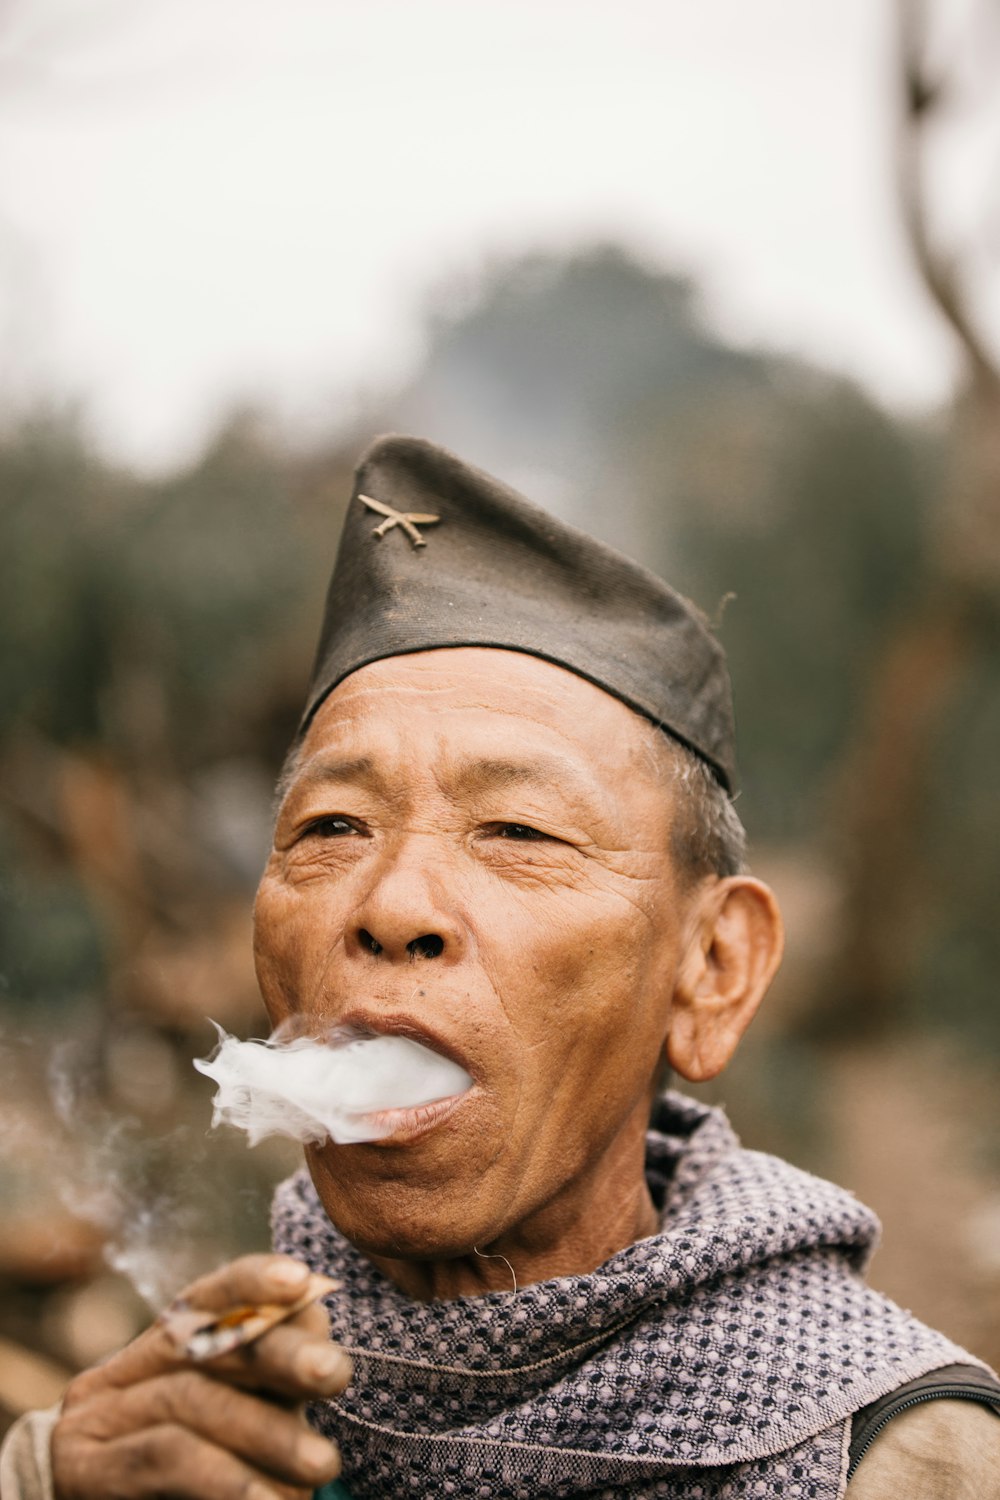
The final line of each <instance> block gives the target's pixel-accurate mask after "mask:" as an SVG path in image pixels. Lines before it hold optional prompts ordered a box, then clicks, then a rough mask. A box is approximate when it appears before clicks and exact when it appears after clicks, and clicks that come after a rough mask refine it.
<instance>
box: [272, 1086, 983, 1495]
mask: <svg viewBox="0 0 1000 1500" xmlns="http://www.w3.org/2000/svg"><path fill="white" fill-rule="evenodd" d="M646 1172H647V1178H648V1181H649V1184H650V1188H651V1191H652V1193H653V1196H654V1200H655V1202H656V1203H657V1205H658V1206H660V1207H661V1209H662V1216H661V1221H660V1230H659V1233H658V1234H656V1235H653V1236H651V1237H650V1238H649V1239H645V1240H640V1241H639V1242H638V1243H637V1244H634V1245H630V1246H629V1247H628V1248H627V1249H626V1250H622V1251H620V1252H619V1253H618V1254H617V1255H614V1256H612V1258H611V1259H610V1260H609V1261H606V1262H605V1264H604V1265H603V1266H601V1267H600V1268H599V1269H598V1270H596V1271H594V1272H593V1273H592V1274H591V1275H589V1276H563V1277H559V1278H557V1279H555V1280H552V1281H544V1282H539V1283H536V1284H535V1285H533V1286H528V1287H525V1288H524V1289H523V1290H521V1291H518V1292H516V1293H515V1292H508V1293H502V1292H492V1293H490V1294H489V1295H486V1296H483V1297H462V1298H457V1299H456V1300H454V1301H450V1302H433V1303H421V1302H413V1301H410V1300H409V1299H408V1298H407V1297H405V1296H404V1295H403V1294H402V1293H401V1292H400V1291H399V1290H398V1289H397V1288H396V1287H395V1286H394V1285H393V1284H392V1283H391V1282H389V1281H388V1280H387V1279H386V1278H385V1277H384V1276H382V1275H381V1274H380V1272H379V1271H377V1270H376V1269H375V1267H374V1266H373V1265H371V1263H370V1262H369V1261H368V1260H366V1258H365V1257H364V1255H362V1254H361V1253H360V1252H359V1251H358V1250H356V1249H355V1248H354V1247H353V1246H352V1245H351V1244H349V1243H348V1242H347V1241H346V1240H345V1239H344V1238H343V1236H342V1235H341V1234H340V1233H339V1232H338V1231H337V1230H336V1229H335V1228H334V1227H333V1225H332V1224H331V1223H330V1221H329V1219H328V1218H327V1216H326V1214H325V1213H324V1211H323V1208H322V1206H321V1204H320V1202H319V1200H318V1198H317V1195H316V1192H315V1189H314V1188H313V1185H312V1182H311V1181H310V1179H309V1177H308V1175H307V1174H306V1173H305V1172H299V1173H297V1174H296V1175H295V1176H294V1177H292V1178H290V1179H289V1180H288V1181H287V1182H285V1183H283V1184H282V1186H281V1187H280V1188H279V1189H278V1192H277V1195H276V1198H275V1204H274V1215H273V1223H274V1244H275V1248H276V1249H277V1250H281V1251H285V1252H286V1253H288V1254H291V1255H297V1256H299V1257H300V1258H301V1259H302V1260H304V1261H306V1262H307V1263H308V1264H309V1265H310V1266H311V1267H312V1268H313V1269H314V1270H317V1271H324V1272H327V1273H328V1274H330V1275H332V1276H335V1277H337V1278H338V1279H340V1280H341V1281H342V1283H343V1285H342V1287H341V1290H339V1291H337V1292H335V1293H333V1294H332V1296H331V1297H330V1298H329V1299H328V1306H329V1308H330V1312H331V1317H332V1322H333V1331H334V1336H335V1337H336V1338H337V1339H338V1340H339V1341H340V1342H341V1343H342V1344H344V1345H345V1346H346V1347H347V1348H348V1349H349V1350H350V1351H351V1354H352V1355H353V1357H354V1364H355V1377H354V1380H353V1382H352V1384H351V1386H350V1387H349V1388H348V1390H347V1391H346V1392H345V1393H344V1395H343V1396H342V1397H340V1398H339V1399H338V1400H336V1401H331V1402H324V1403H318V1404H317V1405H316V1406H315V1407H314V1408H313V1409H312V1412H311V1418H312V1421H313V1423H314V1425H315V1426H317V1427H318V1428H319V1429H320V1430H321V1431H323V1432H325V1433H328V1434H329V1435H330V1436H332V1437H335V1438H336V1439H337V1441H338V1442H339V1443H340V1445H341V1448H342V1450H343V1455H344V1475H343V1477H344V1480H345V1481H346V1483H347V1486H348V1488H349V1490H350V1493H351V1495H352V1496H354V1497H355V1500H397V1497H398V1500H403V1497H410V1496H414V1497H420V1500H426V1497H427V1496H432V1495H433V1496H452V1497H455V1500H472V1497H477V1500H479V1497H482V1500H543V1497H564V1496H565V1497H569V1496H572V1497H574V1500H614V1497H623V1496H629V1497H631V1500H645V1497H650V1500H652V1497H654V1496H655V1497H657V1500H750V1497H753V1500H769V1497H771V1496H781V1497H783V1500H807V1497H808V1500H837V1497H840V1496H842V1495H843V1493H844V1488H845V1484H846V1479H845V1475H846V1453H847V1443H848V1438H849V1435H850V1418H851V1415H852V1413H853V1412H855V1411H857V1410H858V1409H859V1408H860V1407H862V1406H865V1405H867V1404H868V1403H869V1402H870V1401H874V1400H876V1399H877V1398H878V1397H879V1396H882V1395H885V1394H887V1393H888V1392H889V1391H891V1390H893V1389H895V1387H897V1386H899V1385H903V1384H904V1383H905V1382H906V1381H908V1380H912V1379H915V1378H916V1377H917V1376H918V1375H923V1374H925V1373H926V1372H927V1371H929V1370H933V1369H937V1368H938V1367H940V1366H942V1365H947V1364H951V1363H966V1364H967V1363H970V1362H972V1363H978V1361H975V1360H972V1358H971V1356H970V1355H968V1354H967V1353H966V1352H965V1351H964V1350H962V1349H959V1348H958V1347H957V1346H956V1345H954V1344H952V1343H950V1342H949V1340H947V1339H946V1338H944V1337H943V1336H942V1335H941V1334H938V1333H935V1332H933V1331H932V1330H931V1329H929V1328H925V1327H924V1326H923V1324H921V1323H918V1322H917V1321H916V1320H915V1319H913V1318H912V1317H910V1316H909V1315H908V1314H907V1313H905V1312H903V1311H901V1310H900V1309H899V1308H898V1307H896V1306H895V1304H894V1303H892V1302H890V1301H888V1300H887V1299H886V1298H885V1297H882V1296H880V1295H879V1294H878V1293H876V1292H873V1291H871V1290H869V1289H868V1288H867V1287H866V1286H865V1285H864V1282H863V1280H862V1273H863V1271H864V1269H865V1266H866V1265H867V1263H868V1260H869V1258H870V1256H871V1253H872V1250H873V1249H874V1245H875V1242H876V1239H877V1236H878V1221H877V1220H876V1218H875V1217H874V1215H873V1214H872V1213H871V1212H870V1211H869V1210H868V1209H867V1208H865V1207H864V1205H863V1204H861V1203H859V1202H858V1201H857V1199H856V1198H854V1197H852V1196H851V1194H849V1193H847V1192H844V1191H843V1190H842V1189H841V1188H838V1187H835V1186H833V1184H831V1183H828V1182H823V1181H821V1180H820V1179H819V1178H816V1177H811V1176H809V1175H808V1174H807V1173H805V1172H800V1171H798V1170H797V1169H796V1168H795V1167H792V1166H789V1165H788V1164H787V1163H786V1162H783V1161H779V1160H778V1159H777V1158H776V1157H773V1156H764V1155H762V1154H761V1153H759V1152H756V1151H745V1150H743V1148H742V1147H741V1146H740V1144H739V1141H738V1140H737V1138H736V1136H735V1135H734V1133H733V1131H732V1129H731V1127H730V1125H729V1123H728V1121H727V1120H726V1118H725V1115H724V1114H723V1113H722V1112H721V1110H716V1109H706V1108H704V1107H703V1106H701V1105H699V1104H696V1103H695V1102H693V1101H692V1100H690V1099H686V1098H684V1097H683V1096H681V1095H679V1094H667V1095H666V1096H665V1097H664V1098H663V1099H662V1100H660V1101H659V1103H658V1105H657V1108H656V1112H655V1114H654V1117H653V1121H652V1128H651V1129H650V1132H649V1135H648V1137H647V1154H646Z"/></svg>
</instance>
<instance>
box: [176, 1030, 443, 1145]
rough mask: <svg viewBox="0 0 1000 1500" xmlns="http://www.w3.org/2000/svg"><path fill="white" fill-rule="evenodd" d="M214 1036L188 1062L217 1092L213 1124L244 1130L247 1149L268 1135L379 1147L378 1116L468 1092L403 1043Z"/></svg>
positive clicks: (423, 1052) (387, 1124)
mask: <svg viewBox="0 0 1000 1500" xmlns="http://www.w3.org/2000/svg"><path fill="white" fill-rule="evenodd" d="M213 1024H214V1023H213ZM215 1029H216V1031H217V1032H218V1033H219V1045H218V1047H217V1049H216V1050H215V1052H214V1053H213V1054H212V1056H211V1057H209V1058H199V1059H197V1060H196V1061H195V1067H196V1068H197V1069H198V1071H199V1073H204V1074H205V1075H206V1076H207V1077H208V1078H211V1079H213V1080H214V1081H215V1083H216V1084H217V1085H218V1091H217V1093H216V1095H215V1098H214V1100H213V1101H212V1102H213V1105H214V1112H213V1115H212V1124H213V1125H220V1124H227V1125H235V1126H236V1127H237V1128H238V1129H239V1130H245V1131H246V1133H247V1136H248V1137H249V1142H250V1145H251V1146H255V1145H256V1144H257V1142H258V1141H261V1140H263V1139H264V1137H265V1136H268V1135H287V1136H291V1137H292V1139H293V1140H297V1141H301V1142H303V1144H304V1143H306V1142H309V1141H313V1142H317V1143H318V1142H321V1141H325V1140H326V1139H327V1138H329V1139H331V1140H333V1141H335V1142H336V1143H337V1144H338V1145H346V1144H348V1143H350V1142H356V1141H375V1140H380V1139H382V1138H383V1137H384V1136H387V1135H390V1134H391V1133H392V1131H393V1130H394V1129H395V1128H396V1127H395V1125H394V1124H393V1123H392V1122H391V1121H386V1120H384V1119H379V1118H378V1116H379V1115H380V1114H381V1113H382V1112H383V1111H385V1110H393V1109H408V1108H412V1107H413V1106H415V1105H418V1104H429V1103H431V1102H432V1101H434V1100H436V1099H447V1098H450V1097H451V1096H452V1095H453V1094H464V1093H465V1092H466V1090H467V1089H469V1088H470V1087H471V1085H472V1079H471V1078H470V1077H469V1075H468V1073H467V1072H466V1071H465V1069H464V1068H461V1067H459V1065H458V1064H457V1063H454V1062H452V1061H451V1060H450V1059H449V1058H446V1057H442V1056H441V1055H440V1054H439V1053H437V1052H433V1051H432V1050H431V1049H430V1048H429V1047H425V1046H423V1045H422V1044H421V1043H420V1042H415V1041H413V1040H412V1039H411V1038H410V1037H405V1036H372V1035H369V1034H359V1033H358V1032H357V1031H354V1030H350V1029H342V1030H339V1031H334V1032H333V1033H331V1035H330V1037H329V1038H327V1039H326V1040H325V1041H315V1040H313V1039H312V1038H310V1037H296V1038H295V1039H293V1040H290V1041H286V1040H284V1039H282V1037H281V1035H280V1033H279V1034H276V1035H275V1036H273V1037H271V1038H270V1039H269V1040H268V1041H266V1042H259V1041H251V1042H240V1041H237V1039H236V1038H235V1037H232V1036H227V1034H226V1033H225V1032H224V1031H223V1030H222V1028H221V1027H219V1026H216V1028H215Z"/></svg>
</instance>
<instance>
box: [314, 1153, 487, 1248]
mask: <svg viewBox="0 0 1000 1500" xmlns="http://www.w3.org/2000/svg"><path fill="white" fill-rule="evenodd" d="M447 1145H448V1143H447V1142H445V1141H444V1140H438V1141H435V1142H434V1149H431V1142H430V1141H426V1142H425V1143H424V1144H423V1147H422V1149H420V1150H419V1151H417V1150H415V1149H414V1148H413V1147H412V1146H391V1145H386V1144H384V1143H382V1142H374V1143H371V1144H365V1145H358V1146H334V1145H330V1144H327V1145H324V1146H309V1147H307V1148H306V1163H307V1165H308V1167H309V1171H310V1174H311V1176H312V1179H313V1182H314V1183H315V1185H316V1191H317V1193H318V1194H319V1197H320V1201H321V1203H322V1204H323V1207H324V1209H325V1210H326V1213H327V1215H328V1216H329V1218H330V1220H331V1222H332V1223H333V1224H335V1225H336V1227H337V1228H338V1229H339V1230H340V1232H341V1234H343V1235H344V1236H345V1237H346V1238H347V1239H348V1240H350V1242H351V1244H352V1245H356V1246H357V1248H358V1249H359V1250H362V1251H364V1252H365V1254H368V1255H379V1256H387V1257H393V1258H398V1259H402V1260H439V1259H453V1258H454V1257H455V1256H459V1255H468V1254H470V1253H471V1252H472V1248H473V1246H474V1245H480V1246H481V1245H482V1244H484V1243H488V1242H489V1241H490V1240H491V1239H492V1238H494V1237H495V1235H496V1234H497V1233H498V1224H499V1225H502V1224H503V1220H504V1208H505V1207H506V1209H507V1210H508V1211H509V1208H510V1204H511V1194H510V1193H509V1191H508V1189H507V1184H506V1181H504V1182H503V1183H497V1184H496V1186H494V1185H493V1184H492V1183H491V1177H492V1174H491V1173H490V1171H489V1169H488V1160H487V1159H484V1153H483V1143H482V1141H479V1142H478V1143H477V1145H478V1149H477V1150H475V1151H472V1150H467V1151H458V1152H456V1151H455V1149H454V1146H455V1143H452V1149H451V1150H449V1149H447ZM449 1158H450V1159H449ZM500 1175H502V1176H503V1177H504V1179H506V1176H507V1174H506V1173H503V1174H500ZM504 1227H505V1226H504Z"/></svg>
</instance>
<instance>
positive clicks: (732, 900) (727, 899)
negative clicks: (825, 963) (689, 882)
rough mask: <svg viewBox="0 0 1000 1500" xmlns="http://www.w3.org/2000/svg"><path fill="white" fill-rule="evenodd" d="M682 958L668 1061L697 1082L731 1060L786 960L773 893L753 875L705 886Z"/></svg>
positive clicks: (671, 1019)
mask: <svg viewBox="0 0 1000 1500" xmlns="http://www.w3.org/2000/svg"><path fill="white" fill-rule="evenodd" d="M692 922H693V931H692V934H691V937H690V940H689V943H688V947H687V951H686V952H685V954H684V957H683V959H682V960H681V964H680V969H679V971H678V977H677V984H676V987H675V989H674V996H673V1005H672V1007H671V1013H670V1030H669V1033H668V1035H667V1040H666V1055H667V1061H668V1062H669V1064H670V1066H671V1067H672V1068H673V1069H674V1071H675V1072H677V1073H680V1075H681V1077H682V1078H687V1079H688V1080H689V1081H690V1082H692V1083H702V1082H704V1080H705V1079H707V1078H714V1077H715V1075H716V1074H717V1073H721V1072H722V1069H723V1068H724V1067H725V1066H726V1064H727V1063H728V1062H729V1059H730V1058H731V1057H732V1055H733V1053H734V1052H735V1051H736V1048H737V1045H738V1043H739V1041H740V1038H741V1037H742V1035H743V1033H744V1032H745V1031H746V1029H747V1027H748V1026H749V1025H750V1022H751V1021H752V1020H753V1018H754V1016H755V1015H756V1012H757V1007H758V1005H759V1004H760V1002H761V1001H762V1000H763V998H764V995H765V994H766V992H767V987H768V985H769V984H770V983H771V980H772V979H773V978H774V975H775V972H776V971H777V968H778V965H779V963H780V962H781V953H782V949H783V947H784V929H783V926H782V922H781V913H780V911H779V910H778V903H777V901H776V900H775V898H774V893H773V891H772V890H771V889H770V887H769V886H766V885H765V884H764V882H763V881H761V880H755V879H753V878H752V877H751V876H749V875H730V876H727V877H726V878H725V879H723V880H718V881H716V882H715V883H714V884H711V885H706V886H705V887H704V889H703V890H702V891H701V892H699V894H698V896H697V897H696V898H695V906H694V912H693V915H692Z"/></svg>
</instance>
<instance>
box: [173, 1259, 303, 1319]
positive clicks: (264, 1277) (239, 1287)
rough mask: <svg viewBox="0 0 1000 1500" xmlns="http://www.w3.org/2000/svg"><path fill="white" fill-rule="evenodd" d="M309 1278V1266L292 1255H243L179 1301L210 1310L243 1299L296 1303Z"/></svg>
mask: <svg viewBox="0 0 1000 1500" xmlns="http://www.w3.org/2000/svg"><path fill="white" fill-rule="evenodd" d="M308 1279H309V1267H308V1266H306V1265H303V1263H302V1261H300V1260H293V1258H292V1257H291V1256H290V1255H241V1256H240V1258H239V1260H231V1261H227V1262H226V1264H225V1265H223V1266H218V1267H217V1268H216V1270H214V1271H209V1273H208V1275H207V1276H200V1277H199V1278H198V1280H197V1281H193V1282H192V1283H191V1285H190V1286H188V1287H185V1288H184V1290H183V1291H182V1292H181V1293H180V1294H179V1296H178V1298H177V1300H178V1301H184V1302H187V1303H190V1305H191V1306H192V1307H203V1308H205V1309H206V1310H207V1311H209V1312H223V1311H224V1310H225V1309H226V1308H227V1307H236V1306H238V1305H239V1304H240V1303H241V1302H294V1301H295V1300H296V1298H297V1297H300V1296H301V1295H302V1293H303V1291H304V1290H305V1285H306V1282H307V1281H308Z"/></svg>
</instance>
